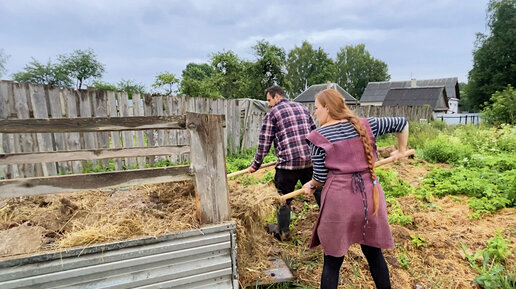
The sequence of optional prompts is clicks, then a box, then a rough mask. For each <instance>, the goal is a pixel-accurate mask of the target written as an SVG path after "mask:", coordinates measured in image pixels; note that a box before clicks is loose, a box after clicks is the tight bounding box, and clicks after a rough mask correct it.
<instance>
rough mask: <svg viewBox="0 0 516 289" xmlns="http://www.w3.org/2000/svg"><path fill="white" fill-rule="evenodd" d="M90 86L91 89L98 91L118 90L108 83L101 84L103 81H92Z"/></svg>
mask: <svg viewBox="0 0 516 289" xmlns="http://www.w3.org/2000/svg"><path fill="white" fill-rule="evenodd" d="M91 86H93V88H95V89H100V90H107V91H117V90H118V89H117V88H116V85H114V84H111V83H108V82H103V81H94V82H93V84H92V85H91Z"/></svg>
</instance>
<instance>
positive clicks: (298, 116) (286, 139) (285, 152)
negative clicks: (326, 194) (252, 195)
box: [251, 99, 316, 170]
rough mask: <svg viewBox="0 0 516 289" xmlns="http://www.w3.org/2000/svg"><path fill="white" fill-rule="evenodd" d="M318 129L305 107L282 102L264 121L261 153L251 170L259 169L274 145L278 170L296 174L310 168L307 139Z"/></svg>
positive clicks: (260, 144)
mask: <svg viewBox="0 0 516 289" xmlns="http://www.w3.org/2000/svg"><path fill="white" fill-rule="evenodd" d="M315 128H316V126H315V123H314V121H313V120H312V117H311V116H310V113H309V111H308V109H307V108H306V107H304V106H302V105H301V104H299V103H296V102H290V101H288V100H287V99H282V100H281V101H279V102H278V103H277V104H276V105H275V106H274V107H272V108H271V109H270V110H269V111H268V112H267V115H266V116H265V118H264V120H263V124H262V129H261V132H260V137H259V143H258V150H257V152H256V155H255V157H254V161H253V163H252V164H251V167H252V168H254V169H258V168H260V166H261V164H262V162H263V158H264V157H265V156H266V155H267V153H268V152H269V149H270V148H271V145H272V143H274V153H275V154H276V156H277V157H278V160H277V162H276V168H278V169H286V170H296V169H304V168H308V167H311V166H312V161H311V159H310V150H309V147H308V145H307V144H306V140H305V139H306V136H307V135H308V134H309V133H310V132H311V131H312V130H314V129H315Z"/></svg>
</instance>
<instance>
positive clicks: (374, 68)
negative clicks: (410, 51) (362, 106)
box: [335, 44, 391, 99]
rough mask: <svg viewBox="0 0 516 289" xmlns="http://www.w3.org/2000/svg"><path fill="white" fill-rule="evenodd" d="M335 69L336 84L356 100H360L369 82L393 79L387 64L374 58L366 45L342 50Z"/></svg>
mask: <svg viewBox="0 0 516 289" xmlns="http://www.w3.org/2000/svg"><path fill="white" fill-rule="evenodd" d="M335 67H336V69H335V73H336V75H335V76H336V82H337V83H338V84H339V85H340V86H341V87H342V88H344V89H345V90H346V91H347V92H349V94H351V95H352V96H353V97H355V98H356V99H360V97H361V96H362V93H363V92H364V89H365V87H366V86H367V84H368V83H369V82H372V81H386V80H389V79H390V78H391V76H390V75H389V73H388V68H387V64H386V63H385V62H383V61H381V60H378V59H375V58H374V57H372V56H371V54H370V53H369V51H367V50H366V49H365V45H364V44H358V45H356V46H352V45H348V46H346V47H345V48H341V49H340V51H339V52H338V53H337V60H336V63H335Z"/></svg>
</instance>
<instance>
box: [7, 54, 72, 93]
mask: <svg viewBox="0 0 516 289" xmlns="http://www.w3.org/2000/svg"><path fill="white" fill-rule="evenodd" d="M13 80H14V81H18V82H29V83H38V84H47V85H52V86H59V87H71V86H72V84H73V81H72V80H71V79H70V77H69V75H68V70H67V69H66V68H65V67H64V66H63V65H61V64H53V63H52V62H51V60H50V59H49V60H48V62H47V63H46V64H43V63H40V62H39V61H37V60H36V59H34V58H32V61H31V62H29V64H27V65H25V67H24V68H23V71H20V72H16V73H14V74H13Z"/></svg>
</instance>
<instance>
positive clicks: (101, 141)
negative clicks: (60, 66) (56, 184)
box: [89, 90, 109, 168]
mask: <svg viewBox="0 0 516 289" xmlns="http://www.w3.org/2000/svg"><path fill="white" fill-rule="evenodd" d="M89 93H90V97H91V98H92V99H93V107H94V110H93V116H94V117H107V116H108V104H107V97H106V92H105V91H103V90H89ZM96 148H109V133H108V132H98V133H97V146H96ZM101 164H102V167H103V168H108V167H109V160H106V159H105V160H102V161H101Z"/></svg>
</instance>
